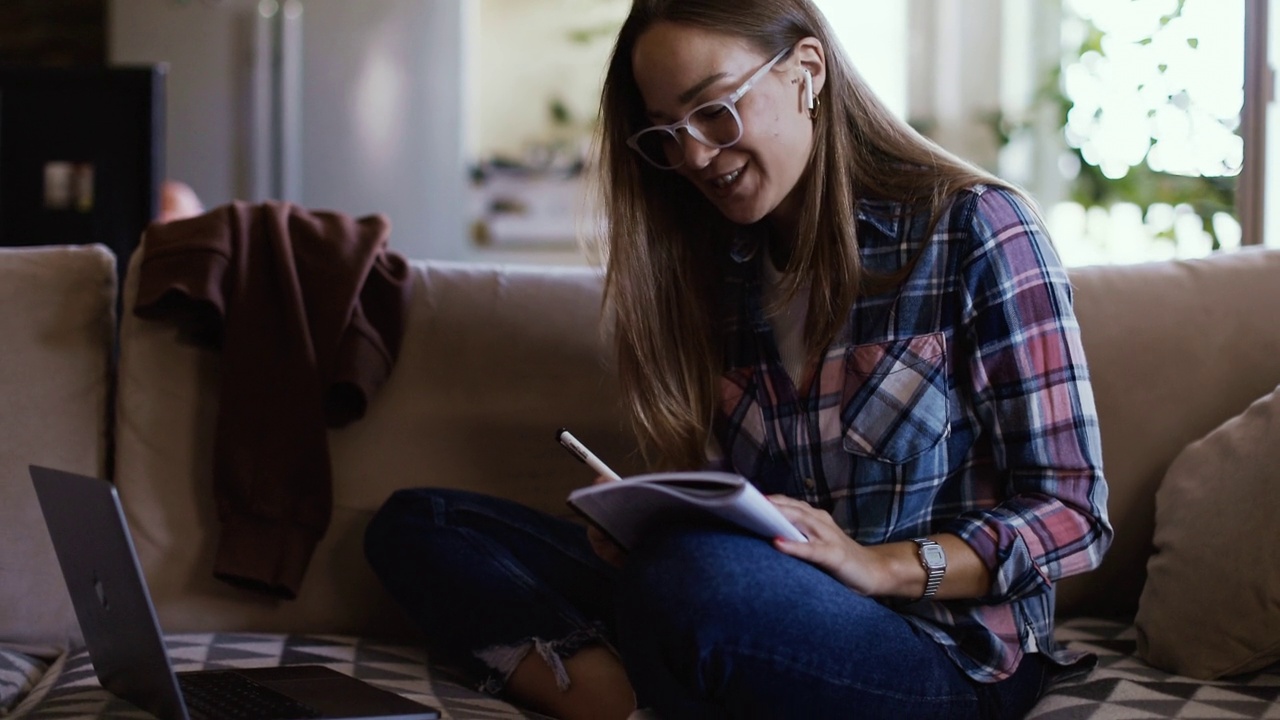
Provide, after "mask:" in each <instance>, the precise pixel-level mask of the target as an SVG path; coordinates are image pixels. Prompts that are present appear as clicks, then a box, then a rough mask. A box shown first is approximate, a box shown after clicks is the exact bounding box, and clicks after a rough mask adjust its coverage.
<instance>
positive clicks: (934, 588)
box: [914, 538, 947, 600]
mask: <svg viewBox="0 0 1280 720" xmlns="http://www.w3.org/2000/svg"><path fill="white" fill-rule="evenodd" d="M914 542H915V544H916V545H917V546H918V547H917V550H918V551H919V553H920V565H921V566H922V567H923V568H924V571H925V572H926V573H928V577H927V578H926V579H925V583H924V594H923V595H921V596H920V599H921V600H928V599H929V598H931V597H933V596H934V594H936V593H937V592H938V586H939V585H941V584H942V576H943V575H944V574H945V573H946V571H947V568H946V566H945V565H943V566H942V567H935V566H931V565H929V563H928V562H927V561H925V559H924V549H925V548H926V547H930V546H933V547H939V548H940V547H942V546H941V545H938V543H936V542H934V541H933V540H930V539H929V538H914Z"/></svg>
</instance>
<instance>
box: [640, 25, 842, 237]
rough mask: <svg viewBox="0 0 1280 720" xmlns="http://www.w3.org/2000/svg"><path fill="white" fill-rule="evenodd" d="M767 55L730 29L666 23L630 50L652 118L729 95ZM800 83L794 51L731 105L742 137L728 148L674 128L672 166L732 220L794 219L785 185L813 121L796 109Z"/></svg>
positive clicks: (803, 158)
mask: <svg viewBox="0 0 1280 720" xmlns="http://www.w3.org/2000/svg"><path fill="white" fill-rule="evenodd" d="M769 60H770V57H768V56H764V55H761V54H760V53H759V52H757V51H756V50H755V49H753V48H752V47H751V46H750V45H748V44H747V43H746V41H744V40H742V39H741V38H739V37H736V36H734V35H727V34H723V33H717V32H713V31H710V30H705V29H702V28H697V27H692V26H687V25H678V24H675V23H669V22H660V23H657V24H655V25H653V26H652V27H650V28H649V29H648V30H646V31H645V32H644V33H643V34H642V35H641V36H640V38H639V39H638V40H637V42H636V45H635V48H634V51H633V54H632V63H633V67H634V72H635V80H636V84H637V86H639V89H640V95H641V97H642V98H643V99H644V105H645V110H646V111H647V113H648V116H649V120H650V122H651V123H653V124H668V123H674V122H678V121H679V120H681V119H683V118H684V117H685V115H686V114H687V113H688V112H689V111H690V110H691V109H693V108H695V107H697V106H698V105H701V104H702V103H705V102H708V101H711V100H716V99H718V98H722V97H724V96H725V95H728V94H729V93H731V92H733V91H735V90H737V89H738V87H739V86H740V85H742V83H743V82H744V81H746V80H747V79H748V78H749V77H751V75H752V74H753V73H755V71H756V70H758V69H760V67H761V66H763V65H764V64H765V63H767V62H768V61H769ZM803 81H804V75H803V73H802V72H801V68H800V65H799V63H798V61H797V58H796V55H795V53H793V54H792V55H789V56H787V57H786V58H784V59H783V60H782V61H781V62H779V63H778V64H777V65H776V66H774V68H773V69H772V71H770V72H768V73H766V74H765V75H764V76H763V77H761V78H760V79H759V80H758V81H757V82H756V84H755V85H754V86H752V88H751V89H750V90H749V91H748V92H747V93H746V94H745V95H743V96H742V97H741V98H740V99H739V100H738V101H737V103H736V107H737V109H738V114H739V116H741V118H742V127H743V130H742V138H741V139H740V140H739V141H738V142H737V143H736V144H734V145H732V146H730V147H727V148H722V149H716V148H712V147H708V146H706V145H703V144H702V143H700V142H698V141H697V140H695V139H693V138H691V137H689V135H688V133H687V132H686V131H684V130H681V131H678V135H679V138H680V140H681V141H682V142H683V147H684V165H682V166H681V167H679V168H677V169H676V170H674V171H673V172H676V173H679V174H680V175H683V176H684V177H686V178H688V179H689V181H690V182H692V183H693V184H694V185H695V186H696V187H697V188H698V189H699V190H700V191H701V192H702V194H703V195H705V196H706V197H707V199H708V200H710V201H711V202H712V204H714V205H715V206H716V207H717V208H719V210H720V212H722V213H724V215H725V217H727V218H728V219H729V220H731V221H733V222H735V223H739V224H744V225H745V224H750V223H754V222H757V221H759V220H761V219H764V218H765V217H770V218H771V219H773V220H775V221H783V222H784V223H794V221H795V215H796V213H797V207H798V199H797V198H795V197H793V195H794V193H793V192H792V191H793V190H794V189H795V188H796V187H797V185H798V183H799V180H800V177H801V175H802V174H803V173H804V170H805V168H806V166H807V165H808V162H809V149H810V147H811V146H812V144H813V121H812V120H810V119H809V115H808V110H807V108H805V107H802V104H803V99H802V98H803V95H804V82H803ZM816 90H817V88H815V92H816ZM639 129H640V128H637V130H639Z"/></svg>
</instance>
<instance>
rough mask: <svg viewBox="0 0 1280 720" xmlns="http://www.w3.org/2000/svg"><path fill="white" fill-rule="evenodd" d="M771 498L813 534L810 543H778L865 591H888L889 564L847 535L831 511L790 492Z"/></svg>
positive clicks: (789, 552)
mask: <svg viewBox="0 0 1280 720" xmlns="http://www.w3.org/2000/svg"><path fill="white" fill-rule="evenodd" d="M768 498H769V502H771V503H773V504H774V506H775V507H777V508H778V510H780V511H781V512H782V514H783V516H785V517H786V518H787V519H788V520H790V521H791V523H792V524H793V525H795V526H796V528H798V529H799V530H800V532H802V533H804V534H805V536H806V537H808V538H809V542H807V543H804V542H797V541H794V540H784V539H782V538H775V539H774V541H773V545H774V547H776V548H777V549H778V550H780V551H782V552H784V553H786V554H787V555H790V556H792V557H795V558H799V559H801V560H804V561H806V562H809V563H812V564H813V565H816V566H817V567H819V568H821V569H823V570H824V571H826V572H827V574H829V575H831V576H832V577H834V578H835V579H837V580H839V581H840V582H842V583H844V584H845V585H848V586H849V587H850V588H853V589H854V590H855V591H857V592H859V593H861V594H863V595H869V596H872V597H875V596H878V595H881V594H884V593H883V592H882V589H884V588H886V587H887V586H888V577H887V575H888V568H887V567H885V564H884V563H883V561H882V558H881V557H880V555H879V554H878V553H876V552H874V551H872V550H871V549H869V548H867V547H864V546H862V545H859V544H858V543H856V542H854V540H853V538H851V537H849V536H848V535H846V534H845V532H844V531H843V530H841V529H840V526H838V525H836V521H835V519H834V518H832V517H831V513H829V512H826V511H825V510H819V509H818V508H815V507H813V506H812V505H810V504H808V503H806V502H803V501H801V500H796V499H795V498H791V497H787V496H786V495H769V496H768Z"/></svg>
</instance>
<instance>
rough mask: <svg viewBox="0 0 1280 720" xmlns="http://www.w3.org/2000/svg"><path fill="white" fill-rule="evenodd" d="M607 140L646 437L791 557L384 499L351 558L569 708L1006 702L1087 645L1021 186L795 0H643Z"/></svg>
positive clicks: (1039, 257) (896, 713)
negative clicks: (762, 497)
mask: <svg viewBox="0 0 1280 720" xmlns="http://www.w3.org/2000/svg"><path fill="white" fill-rule="evenodd" d="M601 151H602V170H603V179H602V188H603V190H604V196H603V197H604V205H605V209H606V211H607V217H608V220H609V223H608V232H607V241H608V242H607V247H606V251H607V253H608V269H607V276H606V308H607V311H608V312H610V313H611V314H612V319H613V321H614V326H615V338H616V340H615V341H616V354H617V362H618V368H619V372H620V380H621V387H622V391H623V396H624V399H625V401H626V404H627V407H628V410H629V411H630V416H631V419H632V421H633V425H634V427H635V430H636V433H637V436H638V438H639V441H640V444H641V446H642V447H643V448H645V449H646V450H647V451H648V453H649V455H650V456H651V457H652V458H653V459H654V461H655V465H657V466H660V467H664V468H695V467H706V466H707V464H708V458H710V462H711V464H712V465H713V466H715V467H720V468H724V469H728V470H732V471H734V472H738V473H741V474H742V475H745V476H746V477H747V478H749V479H750V480H751V481H752V482H753V483H755V484H756V485H757V486H759V487H760V488H761V489H762V490H763V491H764V492H765V493H767V494H768V495H769V496H770V499H771V500H772V501H773V502H774V503H775V504H776V505H777V506H778V507H779V508H780V509H781V510H782V512H783V513H784V514H785V515H786V516H787V517H788V518H790V519H791V520H792V521H793V522H794V523H795V524H796V525H797V526H798V527H799V528H800V529H801V530H802V531H803V532H804V533H805V534H806V535H807V536H808V538H809V542H808V543H797V542H790V541H784V540H774V541H772V542H769V541H766V540H760V539H757V538H752V537H747V536H744V535H739V534H735V533H732V532H726V531H721V530H699V529H672V531H671V532H669V533H664V534H662V535H661V536H657V537H653V538H652V539H650V540H648V541H647V542H645V543H643V544H642V545H641V546H639V547H637V548H636V549H634V550H633V551H632V552H631V553H629V554H628V555H627V556H626V557H622V555H621V553H619V552H618V550H617V548H614V547H610V546H609V544H608V542H607V541H605V540H604V539H603V538H602V537H601V536H600V535H599V534H598V533H596V532H594V531H592V532H590V533H588V532H586V531H584V530H583V529H582V528H580V527H578V526H575V525H572V524H569V523H561V522H559V521H556V520H553V519H550V518H547V517H544V516H541V515H539V514H537V513H534V512H533V511H531V510H528V509H525V508H521V507H519V506H516V505H513V504H511V503H508V502H505V501H501V500H497V499H493V498H487V497H482V496H476V495H470V494H463V493H457V492H449V491H440V490H414V491H405V492H402V493H399V494H397V495H396V496H394V497H393V498H392V499H391V500H389V501H388V504H387V505H386V507H384V508H383V510H382V511H381V512H380V513H379V515H378V516H377V517H376V518H375V520H374V522H373V524H372V525H371V526H370V528H369V534H368V542H367V549H368V554H369V558H370V560H371V562H372V563H373V565H374V567H375V568H376V569H377V571H378V573H379V574H380V576H381V577H382V579H383V580H384V582H385V583H386V584H387V586H388V588H389V589H390V590H391V592H392V593H393V594H395V595H396V596H397V597H398V598H399V599H400V601H401V602H402V603H404V605H405V606H406V607H407V608H408V609H409V610H410V611H411V612H412V613H414V615H415V617H416V618H417V619H418V620H419V622H420V623H421V624H422V625H423V627H424V629H426V631H427V633H428V637H430V638H432V640H433V641H435V642H438V643H440V652H443V653H447V654H448V655H449V656H451V657H455V658H459V659H461V661H462V662H463V663H464V664H465V665H466V667H467V669H469V670H470V671H472V672H474V673H476V674H477V675H478V676H480V677H483V678H487V684H486V685H485V686H486V687H487V688H488V689H490V690H492V691H495V692H499V691H501V692H504V693H505V694H506V695H507V696H508V697H511V698H513V699H515V700H517V701H520V702H524V703H528V704H530V705H532V706H534V707H536V708H538V709H541V710H543V711H545V712H550V713H552V714H555V715H558V716H562V717H574V716H576V717H608V716H611V715H616V716H622V715H625V713H626V712H628V711H629V710H630V709H631V707H633V703H634V702H635V700H636V699H638V701H639V703H640V705H641V706H645V707H652V708H654V709H655V710H656V711H657V714H658V715H659V716H660V717H664V718H683V717H690V718H701V717H762V718H784V717H800V718H812V717H836V716H840V717H847V716H855V717H910V718H934V717H936V718H978V717H1018V716H1021V715H1022V714H1024V713H1025V712H1026V711H1027V710H1028V709H1029V708H1030V707H1031V706H1032V705H1033V704H1034V703H1035V701H1036V699H1037V698H1038V697H1039V695H1040V693H1041V692H1042V690H1043V688H1044V685H1045V683H1046V681H1047V679H1049V678H1050V677H1051V675H1052V674H1053V673H1054V672H1057V671H1058V670H1059V669H1061V668H1068V667H1072V666H1078V665H1081V664H1084V663H1087V662H1088V659H1087V658H1081V657H1079V656H1077V655H1073V654H1069V653H1067V652H1065V651H1064V650H1063V649H1061V648H1060V647H1059V646H1058V645H1057V644H1056V643H1055V642H1054V640H1053V610H1054V583H1055V582H1056V581H1057V580H1058V579H1059V578H1061V577H1064V576H1066V575H1070V574H1073V573H1078V572H1082V571H1085V570H1089V569H1091V568H1093V567H1094V566H1096V564H1097V563H1098V561H1099V560H1100V559H1101V556H1102V554H1103V552H1104V551H1105V549H1106V548H1107V546H1108V544H1109V542H1110V539H1111V532H1112V531H1111V527H1110V525H1109V524H1108V521H1107V518H1106V499H1107V492H1106V484H1105V481H1104V480H1103V476H1102V471H1101V452H1100V447H1099V437H1098V431H1097V418H1096V415H1095V412H1094V407H1093V399H1092V393H1091V389H1090V386H1089V381H1088V373H1087V369H1086V366H1085V360H1084V355H1083V353H1082V351H1081V346H1080V338H1079V332H1078V328H1077V325H1076V322H1075V319H1074V316H1073V314H1072V309H1071V288H1070V285H1069V284H1068V281H1067V278H1066V276H1065V274H1064V272H1063V270H1062V268H1061V266H1060V265H1059V263H1058V260H1057V258H1056V255H1055V254H1054V251H1053V248H1052V246H1051V244H1050V241H1049V239H1048V237H1047V236H1046V235H1045V232H1044V229H1043V227H1042V225H1041V224H1040V222H1039V220H1038V218H1037V215H1036V213H1035V211H1034V209H1033V208H1032V206H1031V204H1030V202H1029V201H1028V200H1027V199H1026V198H1025V197H1024V196H1023V195H1022V194H1021V193H1019V192H1018V191H1017V190H1015V189H1014V188H1012V187H1010V186H1008V185H1007V184H1005V183H1003V182H1001V181H999V180H997V179H995V178H993V177H991V176H990V175H988V174H986V173H984V172H981V171H979V170H977V169H975V168H973V167H971V166H970V165H968V164H966V163H964V162H963V161H961V160H958V159H957V158H955V157H954V156H952V155H950V154H948V153H947V152H945V151H943V150H941V149H940V148H938V147H937V146H936V145H934V144H932V143H930V142H929V141H927V140H925V139H923V138H922V137H920V136H919V135H918V134H916V133H915V132H914V131H912V130H911V129H910V128H909V127H908V126H906V125H905V124H904V123H903V122H901V121H900V120H898V119H896V118H895V117H894V116H893V115H892V114H891V113H889V112H888V111H887V110H886V109H885V108H884V106H883V105H882V104H881V103H880V102H879V101H878V100H877V99H876V97H875V96H874V95H873V94H872V93H871V92H870V90H869V89H868V88H867V87H866V85H865V84H864V83H863V81H862V80H861V79H860V78H859V77H858V75H857V74H856V73H855V71H854V69H853V68H852V67H851V65H850V64H849V62H848V60H847V59H846V58H845V57H844V55H843V54H842V52H841V50H840V48H839V46H838V44H837V43H836V42H835V40H834V37H833V35H832V33H831V32H830V29H829V28H828V27H827V24H826V22H825V21H824V19H823V18H822V16H821V15H820V13H819V12H818V11H817V10H816V9H815V8H814V7H813V6H812V5H811V4H810V2H808V0H635V2H634V4H633V6H632V10H631V13H630V16H629V17H628V18H627V20H626V22H625V24H624V26H623V28H622V30H621V32H620V33H619V36H618V40H617V46H616V48H615V51H614V54H613V57H612V60H611V62H610V66H609V69H608V74H607V76H606V80H605V89H604V97H603V101H602V123H601ZM593 548H594V552H593ZM442 574H443V575H442ZM442 576H450V577H453V578H455V579H454V581H453V582H451V583H448V586H449V587H447V588H442V587H441V584H440V583H438V582H433V583H430V584H426V583H424V582H423V581H421V580H419V578H422V577H430V578H436V579H438V578H440V577H442ZM477 609H479V610H481V611H482V615H483V618H482V619H480V620H478V621H477V622H474V623H463V622H462V619H463V618H466V617H469V616H470V614H471V612H472V611H476V610H477ZM633 692H634V694H633Z"/></svg>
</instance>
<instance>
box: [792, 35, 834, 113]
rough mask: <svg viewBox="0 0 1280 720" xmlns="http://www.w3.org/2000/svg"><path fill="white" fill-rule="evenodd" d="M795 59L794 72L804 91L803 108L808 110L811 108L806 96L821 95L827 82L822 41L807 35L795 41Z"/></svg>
mask: <svg viewBox="0 0 1280 720" xmlns="http://www.w3.org/2000/svg"><path fill="white" fill-rule="evenodd" d="M796 59H797V60H798V61H799V67H798V68H797V69H796V72H798V73H800V78H799V80H800V82H801V84H802V88H801V90H802V92H803V93H804V94H803V96H802V102H803V103H804V110H805V111H806V112H808V111H809V110H811V109H812V105H810V104H809V103H808V98H809V97H810V96H811V97H814V98H816V97H818V96H819V95H821V94H822V88H824V87H826V84H827V56H826V51H825V50H824V49H823V47H822V42H821V41H820V40H818V38H815V37H807V38H805V39H803V40H801V41H800V42H798V43H796ZM806 73H807V74H806Z"/></svg>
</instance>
